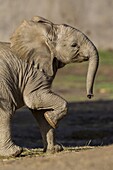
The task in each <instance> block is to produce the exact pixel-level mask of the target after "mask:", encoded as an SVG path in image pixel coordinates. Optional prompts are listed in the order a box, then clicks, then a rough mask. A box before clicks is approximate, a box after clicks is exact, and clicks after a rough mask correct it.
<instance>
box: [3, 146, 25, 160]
mask: <svg viewBox="0 0 113 170" xmlns="http://www.w3.org/2000/svg"><path fill="white" fill-rule="evenodd" d="M22 151H23V149H22V148H21V147H19V146H16V145H13V146H11V147H9V148H5V147H4V149H0V156H3V157H17V156H19V155H20V154H21V153H22Z"/></svg>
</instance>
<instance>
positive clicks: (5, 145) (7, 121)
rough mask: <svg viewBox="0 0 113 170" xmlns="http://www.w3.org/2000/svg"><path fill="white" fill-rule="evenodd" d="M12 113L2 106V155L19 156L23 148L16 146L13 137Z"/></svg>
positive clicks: (0, 146)
mask: <svg viewBox="0 0 113 170" xmlns="http://www.w3.org/2000/svg"><path fill="white" fill-rule="evenodd" d="M11 117H12V115H11V114H9V113H7V112H5V111H4V110H3V109H1V108H0V155H1V156H18V155H19V154H20V153H21V152H22V148H20V147H19V146H16V145H15V144H14V143H13V141H12V139H11Z"/></svg>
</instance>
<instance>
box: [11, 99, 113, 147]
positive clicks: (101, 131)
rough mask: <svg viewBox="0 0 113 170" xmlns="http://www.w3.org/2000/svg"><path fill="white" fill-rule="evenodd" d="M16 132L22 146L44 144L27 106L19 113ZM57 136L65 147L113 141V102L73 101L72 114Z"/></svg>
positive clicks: (15, 120)
mask: <svg viewBox="0 0 113 170" xmlns="http://www.w3.org/2000/svg"><path fill="white" fill-rule="evenodd" d="M12 135H13V139H14V141H15V143H17V144H18V145H20V146H23V147H28V148H35V147H42V140H41V135H40V131H39V129H38V126H37V123H36V121H35V119H34V117H33V116H32V114H31V112H30V111H29V110H28V109H26V108H23V109H20V110H18V111H17V113H16V114H15V116H14V119H13V126H12ZM56 137H57V139H58V141H59V142H60V143H62V144H63V145H64V146H87V145H91V146H92V145H96V146H97V145H99V146H100V145H108V144H113V101H93V102H75V103H69V114H68V116H67V117H65V118H64V120H62V121H61V122H60V124H59V127H58V129H57V130H56Z"/></svg>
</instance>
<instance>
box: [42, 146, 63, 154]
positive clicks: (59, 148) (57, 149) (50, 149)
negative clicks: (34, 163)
mask: <svg viewBox="0 0 113 170" xmlns="http://www.w3.org/2000/svg"><path fill="white" fill-rule="evenodd" d="M63 150H64V149H63V147H62V145H60V144H56V145H54V146H52V147H48V148H47V149H44V152H49V153H57V152H61V151H63Z"/></svg>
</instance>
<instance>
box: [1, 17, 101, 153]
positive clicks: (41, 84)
mask: <svg viewBox="0 0 113 170" xmlns="http://www.w3.org/2000/svg"><path fill="white" fill-rule="evenodd" d="M10 40H11V42H10V43H3V42H1V43H0V155H2V156H17V155H19V154H20V153H21V152H22V148H20V147H19V146H16V145H15V144H14V143H13V141H12V139H11V127H10V126H11V119H12V117H13V115H14V113H15V111H16V109H18V108H20V107H22V106H23V105H26V106H27V107H28V108H29V109H30V110H32V113H33V115H34V116H35V118H36V120H37V122H38V124H39V128H40V131H41V135H42V139H43V143H44V151H46V150H51V151H61V150H62V147H61V146H60V145H58V144H57V143H56V141H55V137H54V128H56V127H57V124H58V122H59V120H61V119H62V118H63V117H64V116H65V115H66V114H67V102H66V101H65V100H64V99H63V98H61V97H60V96H58V95H57V94H55V93H54V92H52V90H51V85H52V82H53V79H54V77H55V75H56V73H57V70H58V69H60V68H62V67H64V66H65V65H66V64H69V63H74V62H83V61H88V60H89V66H88V73H87V97H88V98H91V97H92V96H93V84H94V79H95V75H96V72H97V68H98V63H99V56H98V52H97V49H96V47H95V46H94V44H93V43H92V42H91V41H90V40H89V39H88V38H87V36H85V35H84V34H83V33H82V32H81V31H79V30H77V29H75V28H73V27H71V26H68V25H64V24H63V25H57V24H53V23H52V22H50V21H48V20H46V19H44V18H41V17H34V18H33V19H31V20H30V21H24V22H23V23H22V24H21V25H20V26H19V27H18V28H17V29H16V31H15V32H14V33H13V35H12V37H11V39H10Z"/></svg>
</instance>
